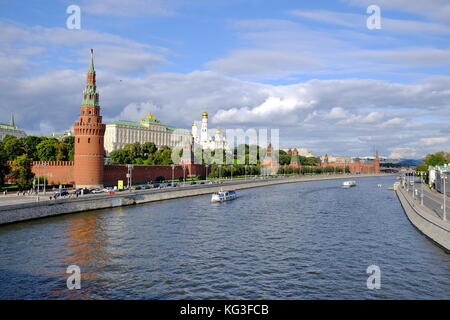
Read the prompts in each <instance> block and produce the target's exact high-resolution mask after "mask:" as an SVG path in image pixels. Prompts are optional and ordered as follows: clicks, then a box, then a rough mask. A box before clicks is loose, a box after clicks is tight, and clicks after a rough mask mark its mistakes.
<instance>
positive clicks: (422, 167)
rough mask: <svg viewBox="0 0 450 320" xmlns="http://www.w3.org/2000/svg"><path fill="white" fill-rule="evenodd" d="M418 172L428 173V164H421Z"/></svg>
mask: <svg viewBox="0 0 450 320" xmlns="http://www.w3.org/2000/svg"><path fill="white" fill-rule="evenodd" d="M416 171H422V172H428V165H427V164H426V163H422V164H419V165H418V166H417V167H416Z"/></svg>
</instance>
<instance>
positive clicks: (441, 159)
mask: <svg viewBox="0 0 450 320" xmlns="http://www.w3.org/2000/svg"><path fill="white" fill-rule="evenodd" d="M449 158H450V154H449V153H445V152H443V151H440V152H436V153H432V154H427V155H426V157H425V158H423V159H422V161H423V162H425V164H427V165H429V166H442V165H444V164H446V163H448V161H449V160H450V159H449Z"/></svg>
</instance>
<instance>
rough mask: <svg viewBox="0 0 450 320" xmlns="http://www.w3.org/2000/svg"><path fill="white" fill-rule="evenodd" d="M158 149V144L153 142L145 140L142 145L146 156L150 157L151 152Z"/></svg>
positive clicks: (143, 153)
mask: <svg viewBox="0 0 450 320" xmlns="http://www.w3.org/2000/svg"><path fill="white" fill-rule="evenodd" d="M156 150H158V148H157V147H156V145H155V144H154V143H153V142H145V143H144V144H143V145H142V155H143V156H144V157H145V158H148V156H149V155H150V154H154V153H155V152H156Z"/></svg>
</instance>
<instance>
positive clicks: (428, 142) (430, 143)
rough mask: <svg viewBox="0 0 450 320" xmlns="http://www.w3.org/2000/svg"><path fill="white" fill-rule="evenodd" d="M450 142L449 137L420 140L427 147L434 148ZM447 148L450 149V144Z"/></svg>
mask: <svg viewBox="0 0 450 320" xmlns="http://www.w3.org/2000/svg"><path fill="white" fill-rule="evenodd" d="M449 141H450V138H449V137H434V138H422V139H420V143H423V144H425V145H427V146H434V145H439V144H444V143H447V142H449ZM447 147H450V145H449V144H447Z"/></svg>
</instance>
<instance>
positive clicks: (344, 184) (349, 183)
mask: <svg viewBox="0 0 450 320" xmlns="http://www.w3.org/2000/svg"><path fill="white" fill-rule="evenodd" d="M354 186H356V181H354V180H349V181H344V182H342V188H350V187H354Z"/></svg>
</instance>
